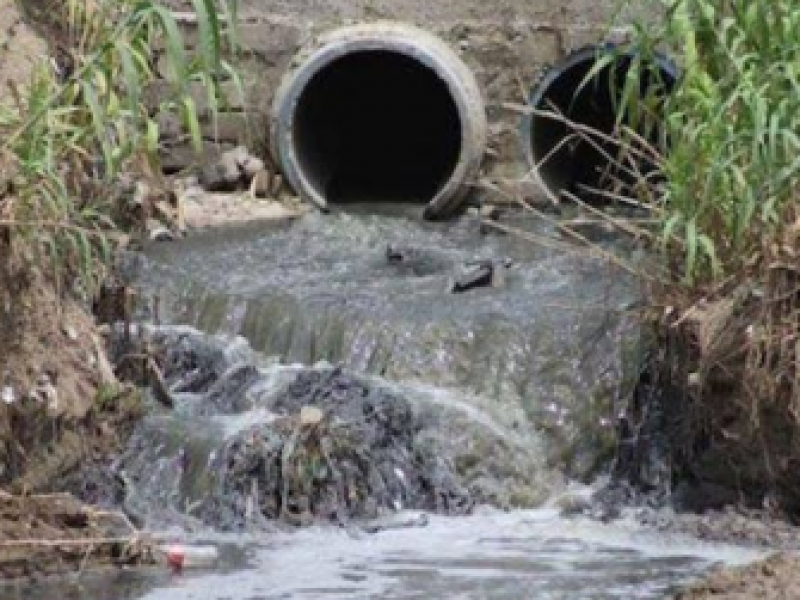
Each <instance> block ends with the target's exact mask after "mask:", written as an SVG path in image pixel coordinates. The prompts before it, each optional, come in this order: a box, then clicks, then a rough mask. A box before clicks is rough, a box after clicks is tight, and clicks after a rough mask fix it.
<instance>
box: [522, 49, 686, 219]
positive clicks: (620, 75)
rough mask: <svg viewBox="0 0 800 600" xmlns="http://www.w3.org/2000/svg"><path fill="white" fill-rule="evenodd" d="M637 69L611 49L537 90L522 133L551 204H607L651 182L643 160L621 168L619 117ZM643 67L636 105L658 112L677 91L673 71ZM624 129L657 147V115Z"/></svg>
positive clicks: (549, 77) (580, 58)
mask: <svg viewBox="0 0 800 600" xmlns="http://www.w3.org/2000/svg"><path fill="white" fill-rule="evenodd" d="M609 53H614V60H613V61H609V62H608V64H604V63H605V59H607V58H609ZM598 60H603V61H604V63H598V62H597V61H598ZM601 64H604V66H603V67H602V68H600V69H598V67H599V66H600V65H601ZM632 64H633V58H632V56H631V55H630V54H627V55H626V54H624V53H619V52H618V51H617V50H615V49H614V48H613V47H611V46H603V47H601V48H586V49H584V50H580V51H578V52H576V53H574V54H572V55H571V56H569V57H567V58H566V59H565V60H564V61H563V62H561V63H559V64H557V65H555V66H554V67H553V68H552V69H551V70H550V71H549V72H548V73H547V74H546V75H545V77H544V78H543V79H542V81H541V82H540V83H539V84H538V85H537V86H536V87H535V88H534V90H533V93H532V95H531V100H530V105H531V107H532V108H533V114H531V115H529V116H527V117H526V118H525V120H524V122H523V132H522V133H523V139H524V143H525V152H526V155H527V158H528V164H529V166H530V167H531V168H532V169H533V173H534V175H535V176H536V177H537V178H538V180H539V182H540V183H541V184H542V186H543V187H544V189H545V191H546V192H547V193H548V195H549V196H550V197H551V198H553V199H560V198H561V197H562V196H563V195H564V193H565V192H569V193H571V194H574V195H575V196H576V197H578V198H580V199H581V200H582V201H585V202H591V203H598V202H607V201H608V200H609V199H610V198H612V197H613V195H614V194H615V193H618V192H619V191H620V190H621V189H622V190H625V189H626V188H628V187H629V186H632V185H634V184H635V183H636V181H637V180H640V175H641V176H645V177H646V176H648V174H652V172H653V170H654V165H653V163H652V161H648V160H646V159H644V158H642V156H641V155H640V154H637V155H635V160H634V155H632V154H629V155H628V157H627V158H623V159H622V160H620V158H621V153H622V152H624V149H623V148H622V146H621V145H620V143H619V141H620V140H621V139H622V138H621V137H620V129H619V127H618V120H617V114H618V109H619V107H620V106H621V101H622V97H623V90H624V89H625V84H626V78H627V77H628V74H629V71H630V69H631V67H632ZM645 66H646V68H645V69H642V71H641V72H642V75H641V77H640V79H639V86H638V88H639V89H638V92H637V93H638V99H641V100H644V99H648V101H650V102H651V103H652V100H653V99H654V100H655V108H656V112H658V109H660V108H661V106H662V104H663V99H664V97H665V95H666V94H667V93H669V91H670V90H671V89H672V88H673V87H674V85H675V82H676V79H677V75H676V71H675V68H674V67H673V66H672V64H671V63H670V62H669V61H667V60H666V59H661V58H657V59H656V62H655V64H651V65H645ZM542 113H551V114H549V115H547V114H542ZM654 116H655V117H656V118H655V119H654V118H653V117H654ZM623 124H625V125H627V126H630V127H631V128H632V129H634V130H636V131H637V133H639V134H640V135H642V136H643V138H644V139H646V140H647V141H648V142H650V143H651V144H654V145H658V144H659V143H660V138H661V130H660V127H659V125H660V122H659V120H658V118H657V115H653V114H650V115H649V118H648V119H647V125H646V126H645V125H644V122H643V123H642V124H641V125H640V124H638V123H634V122H633V121H632V120H631V119H628V118H627V117H626V118H625V119H623ZM632 160H633V163H632V162H631V161H632ZM623 193H624V192H623Z"/></svg>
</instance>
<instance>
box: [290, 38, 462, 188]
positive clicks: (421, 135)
mask: <svg viewBox="0 0 800 600" xmlns="http://www.w3.org/2000/svg"><path fill="white" fill-rule="evenodd" d="M295 118H296V123H297V125H296V127H295V129H294V145H295V148H296V152H297V160H298V162H299V163H300V167H301V169H303V171H304V173H305V174H306V177H307V178H308V181H309V183H310V184H311V185H312V186H314V187H315V188H316V189H317V191H318V193H319V194H320V195H322V196H324V197H325V199H326V200H327V201H328V202H330V203H335V204H340V203H347V202H371V201H404V202H418V203H422V204H425V203H427V202H429V201H430V200H431V199H433V198H434V197H435V196H436V193H437V192H438V191H439V190H440V189H441V188H442V186H443V185H444V184H445V183H446V182H447V181H448V179H450V177H451V176H452V174H453V171H454V170H455V168H456V165H457V164H458V159H459V156H460V154H461V120H460V118H459V115H458V107H457V106H456V104H455V102H454V101H453V98H452V96H451V95H450V91H449V90H448V88H447V85H446V84H445V83H444V81H442V80H441V79H440V78H439V77H438V76H437V75H436V73H435V72H433V71H431V70H430V69H429V68H427V67H426V66H425V65H423V64H421V63H420V62H418V61H416V60H414V59H413V58H410V57H408V56H404V55H402V54H397V53H393V52H387V51H377V52H376V51H366V52H359V53H354V54H350V55H347V56H345V57H343V58H340V59H338V60H336V61H334V62H332V63H331V64H330V65H328V66H327V67H326V68H325V69H324V70H322V71H320V72H319V73H317V74H316V76H315V77H314V78H313V79H312V80H311V81H310V82H309V84H308V85H307V86H306V88H305V89H304V90H303V93H302V94H301V95H300V101H299V104H298V107H297V113H296V116H295Z"/></svg>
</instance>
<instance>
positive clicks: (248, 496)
mask: <svg viewBox="0 0 800 600" xmlns="http://www.w3.org/2000/svg"><path fill="white" fill-rule="evenodd" d="M136 340H139V341H138V342H137V341H136ZM137 344H138V345H142V344H144V345H146V346H147V347H148V349H149V350H148V352H151V353H152V359H153V361H155V363H156V364H157V365H158V368H159V369H160V371H161V372H162V373H163V377H162V378H163V381H164V385H165V387H166V388H167V389H168V391H169V393H170V394H172V395H173V396H174V398H175V399H176V403H175V405H176V406H177V407H178V408H177V409H178V410H186V411H189V413H190V414H192V415H195V416H208V415H233V414H237V413H242V412H244V411H247V410H249V409H252V408H254V407H255V405H254V404H253V403H254V402H255V403H258V405H259V406H260V407H261V408H264V409H266V410H267V411H268V412H269V413H270V414H272V415H273V416H274V418H272V419H267V420H260V421H258V422H257V423H255V424H253V425H250V426H249V427H248V428H247V429H245V430H243V431H241V432H240V433H238V434H236V435H234V437H232V438H231V439H229V440H228V441H227V442H224V443H223V445H222V446H221V447H219V448H218V449H217V450H216V451H215V453H214V456H213V458H212V459H211V461H210V462H209V464H208V467H207V471H208V473H207V474H206V475H208V476H209V478H210V480H211V481H212V484H211V485H210V486H209V488H208V492H207V493H205V494H204V495H203V498H202V499H201V500H200V501H199V503H195V504H196V505H195V506H194V507H193V509H192V513H193V514H194V515H195V516H199V517H200V518H201V519H202V520H203V521H204V522H206V523H208V524H210V525H213V526H215V527H219V528H222V529H236V528H240V527H245V526H251V525H253V524H257V523H264V522H265V521H266V520H279V521H283V522H287V523H291V524H296V525H305V524H311V523H315V522H336V523H340V524H344V523H346V522H348V521H349V520H351V519H372V518H375V517H378V516H380V515H381V514H384V513H385V512H387V511H394V510H399V509H416V510H426V511H433V512H437V513H442V514H448V515H461V514H466V513H468V512H470V511H471V510H472V507H473V506H474V504H475V501H476V498H474V497H473V494H472V493H471V492H470V491H469V490H468V488H467V486H466V485H465V484H464V482H463V481H461V478H460V477H459V475H458V473H457V470H456V466H455V465H456V462H457V461H456V460H455V458H454V457H452V456H448V452H447V451H446V450H445V448H444V446H443V445H442V444H441V442H440V441H437V439H436V438H435V437H434V436H431V435H430V434H429V432H427V431H425V425H426V422H425V418H426V417H425V416H423V415H422V414H421V413H420V411H418V410H415V407H414V406H413V405H412V404H411V402H410V400H408V399H407V398H405V397H404V396H403V395H402V394H400V393H398V392H395V391H393V390H392V389H389V388H388V386H386V385H384V384H381V383H379V382H377V381H374V380H371V379H369V378H366V377H362V376H358V375H356V374H354V373H351V372H349V371H346V370H344V369H341V368H309V369H305V370H300V371H298V372H297V374H296V375H295V376H294V378H293V379H292V380H291V381H289V382H288V383H287V384H286V385H284V387H283V388H281V389H279V390H278V391H274V390H273V391H270V392H269V393H260V394H259V393H258V392H253V393H251V392H252V391H253V390H256V389H258V388H259V384H260V383H263V379H264V374H263V372H262V371H261V370H260V369H259V368H258V367H257V366H256V364H255V358H254V356H253V355H252V353H251V352H249V349H248V348H246V344H243V345H242V346H240V347H237V346H236V342H235V341H234V342H233V343H232V344H231V342H230V340H226V341H223V340H221V339H216V338H214V337H212V336H205V335H203V334H201V333H200V332H197V331H194V330H191V329H189V328H162V329H154V330H152V331H150V332H149V333H147V334H146V335H140V336H138V337H137V336H134V337H132V338H130V339H129V341H128V342H127V349H125V346H126V343H123V342H120V343H119V346H120V347H119V348H118V352H117V355H118V356H124V355H126V354H135V355H138V354H141V353H142V349H141V348H137V347H136V346H137ZM254 396H255V399H254ZM192 418H195V417H192ZM139 441H140V442H141V444H142V446H140V447H136V445H135V444H134V446H133V447H132V449H129V452H128V458H127V460H128V461H129V464H133V462H136V463H137V464H138V463H141V462H143V459H142V458H141V456H142V453H143V452H147V451H148V450H147V445H148V444H149V442H148V441H147V440H146V439H142V438H141V437H140V438H139ZM144 462H146V461H144ZM125 463H126V460H123V461H122V463H121V466H122V468H123V469H125V468H126V466H125ZM140 466H141V465H139V467H140ZM136 468H138V467H136ZM188 471H189V469H188V467H185V468H182V472H184V473H186V472H188Z"/></svg>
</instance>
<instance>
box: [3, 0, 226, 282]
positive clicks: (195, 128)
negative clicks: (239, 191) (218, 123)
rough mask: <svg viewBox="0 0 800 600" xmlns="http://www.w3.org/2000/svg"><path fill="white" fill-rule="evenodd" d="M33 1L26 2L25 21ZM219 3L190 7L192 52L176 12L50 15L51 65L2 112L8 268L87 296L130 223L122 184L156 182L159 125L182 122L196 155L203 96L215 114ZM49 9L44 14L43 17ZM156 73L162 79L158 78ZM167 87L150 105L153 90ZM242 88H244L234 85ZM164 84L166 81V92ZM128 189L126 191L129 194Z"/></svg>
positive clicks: (140, 0)
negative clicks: (174, 118) (33, 272)
mask: <svg viewBox="0 0 800 600" xmlns="http://www.w3.org/2000/svg"><path fill="white" fill-rule="evenodd" d="M36 4H37V3H36V2H21V1H20V2H19V8H20V10H21V12H25V10H26V9H28V10H29V11H30V10H32V6H34V5H36ZM218 6H226V5H225V3H222V5H218V4H217V3H216V2H213V1H212V0H194V7H195V9H196V13H197V16H198V31H199V42H198V43H197V51H196V52H193V53H190V52H188V51H187V50H186V44H185V40H184V38H183V35H182V33H181V30H180V29H179V26H178V24H177V23H176V21H175V18H174V17H173V15H172V13H171V12H170V11H169V10H168V9H166V8H165V7H164V6H162V5H160V4H159V3H158V2H157V1H156V0H68V1H67V2H63V3H50V4H48V5H47V6H45V7H44V9H46V10H45V12H46V14H48V21H49V22H47V23H45V27H46V28H47V29H48V30H51V31H57V32H58V33H59V34H61V37H62V38H63V40H64V42H65V44H66V47H59V48H58V53H57V54H56V55H55V57H54V59H53V60H52V61H44V62H43V63H42V64H41V65H40V66H39V68H38V69H37V70H36V71H35V74H34V76H33V77H32V80H31V81H30V82H29V84H28V85H25V86H15V85H10V89H9V90H8V94H3V95H2V96H3V97H6V96H7V97H8V98H9V100H8V101H6V102H3V103H2V104H0V140H2V142H0V175H2V178H3V181H2V182H0V183H2V184H3V185H2V186H0V233H2V236H0V237H2V238H3V239H4V246H5V247H4V248H3V253H4V258H6V259H9V258H11V257H14V258H16V259H22V261H23V262H25V263H26V264H28V265H32V264H35V263H39V264H40V265H41V266H42V267H43V268H46V267H47V266H49V267H50V270H51V272H52V276H53V279H54V280H55V281H56V282H57V283H60V284H67V283H68V284H69V287H70V288H71V290H72V291H77V292H79V293H80V294H82V295H91V293H92V291H93V290H94V289H95V288H96V286H97V284H98V282H99V281H100V280H101V279H102V277H103V273H104V266H105V265H106V264H107V263H108V259H109V257H110V255H111V252H112V249H113V241H114V239H115V238H114V234H115V233H116V232H117V231H118V230H119V228H120V227H121V226H123V221H122V217H123V216H125V215H130V214H135V213H136V210H135V207H132V206H130V205H126V203H128V204H129V203H130V202H131V201H132V199H131V194H130V193H129V190H126V189H125V187H126V186H125V185H124V181H125V176H126V174H133V175H134V176H155V175H156V174H157V173H159V172H160V171H159V169H158V149H159V128H158V123H159V120H160V117H161V116H163V115H164V114H165V113H168V112H172V113H175V114H177V115H179V116H180V118H181V120H182V122H183V124H184V126H185V128H186V130H187V131H188V132H189V133H190V135H191V138H192V140H193V142H194V143H195V145H196V147H197V148H200V146H201V143H202V141H201V138H200V126H199V116H198V110H197V106H196V104H195V101H196V93H197V92H196V91H197V90H198V89H201V90H205V93H206V94H207V98H208V101H207V104H208V106H209V107H210V109H211V112H212V114H216V110H217V108H218V106H219V102H220V97H221V92H220V82H221V81H222V80H224V79H229V78H234V79H236V74H235V72H234V71H233V69H232V68H231V67H230V65H229V64H228V63H227V62H225V61H224V60H223V58H222V56H223V52H224V51H225V50H226V49H227V48H229V47H230V46H231V45H232V41H233V36H232V31H231V29H230V28H228V26H227V23H233V22H234V19H233V18H230V15H227V16H228V17H229V18H225V17H226V15H225V14H224V12H221V11H222V9H220V8H217V7H218ZM39 8H42V7H39ZM160 72H161V73H160ZM162 77H163V78H166V81H167V82H168V83H169V88H170V90H171V95H170V96H169V97H167V98H166V99H165V100H163V101H159V102H158V105H156V106H154V105H153V102H152V101H151V100H150V99H149V98H148V89H149V88H150V86H151V85H153V84H154V83H155V82H156V80H159V79H161V78H162ZM237 81H238V80H237ZM160 83H162V84H163V80H162V81H161V82H160ZM128 187H129V186H128Z"/></svg>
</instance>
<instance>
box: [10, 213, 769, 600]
mask: <svg viewBox="0 0 800 600" xmlns="http://www.w3.org/2000/svg"><path fill="white" fill-rule="evenodd" d="M528 228H529V230H530V231H532V232H533V234H534V235H551V232H549V231H546V230H545V229H544V228H542V227H541V226H539V225H534V224H530V225H529V226H528ZM387 246H390V247H391V248H390V251H391V252H394V251H395V250H397V249H401V252H402V254H403V257H404V258H403V260H402V261H399V262H397V261H394V262H393V261H391V260H387ZM148 256H149V258H148V263H147V265H146V266H145V268H144V270H143V271H142V272H141V273H140V274H139V282H140V285H141V289H142V293H143V296H144V297H149V296H151V295H154V294H156V293H157V294H158V295H159V296H160V302H159V313H160V314H159V316H160V318H161V320H163V321H166V322H171V323H185V324H189V325H193V326H195V327H198V328H200V329H202V330H205V331H207V332H210V333H222V334H230V335H242V336H244V337H245V338H247V341H248V342H249V343H250V344H251V345H252V346H253V347H254V348H256V349H257V350H259V351H261V352H262V355H261V356H262V360H263V365H262V366H263V373H264V374H265V375H264V378H265V379H264V381H266V383H264V384H263V385H262V387H264V386H267V387H269V386H271V385H278V384H279V383H280V381H281V378H282V377H284V375H285V374H286V373H287V372H290V371H291V370H292V368H291V367H289V368H287V367H285V366H279V365H278V364H276V363H283V364H284V365H293V364H298V365H300V364H302V365H310V364H313V363H315V362H317V361H320V360H324V361H328V362H330V363H334V364H343V365H345V366H347V367H348V368H350V369H352V370H355V371H359V372H364V373H368V374H370V376H372V377H376V378H380V379H381V381H385V382H386V384H387V385H392V386H398V388H399V389H402V390H404V395H405V396H407V397H409V398H411V399H412V400H413V401H414V402H417V403H421V404H427V405H432V406H433V405H435V406H437V407H439V408H440V409H442V410H452V411H454V412H452V413H443V414H452V415H454V416H452V418H451V417H448V418H447V419H445V420H443V421H442V422H443V423H450V425H451V426H450V428H449V429H448V428H446V427H445V428H443V429H442V431H441V433H440V435H442V436H444V437H447V436H451V437H452V436H454V435H455V434H456V433H463V432H469V431H473V430H474V431H479V430H480V431H484V432H488V434H489V435H488V436H487V437H486V439H488V440H492V439H496V440H502V444H503V445H504V447H507V448H515V449H516V450H514V451H515V452H517V454H515V455H514V456H517V457H524V462H520V465H523V466H524V468H521V469H517V471H516V472H515V474H514V477H516V478H517V479H518V478H519V476H520V471H522V475H524V479H525V480H526V485H528V486H529V487H530V489H531V493H530V495H529V496H528V501H529V502H531V503H534V502H537V503H538V502H540V501H541V500H542V499H546V498H548V497H552V496H554V495H556V494H558V493H561V492H562V491H563V489H564V488H565V486H566V485H567V481H568V480H569V479H570V478H572V477H584V478H586V479H587V480H589V479H591V477H593V476H594V475H596V474H597V473H598V472H600V471H601V468H602V466H603V465H606V464H608V459H609V456H610V454H609V452H610V450H611V449H612V447H613V444H612V442H613V434H614V420H615V416H616V411H617V410H618V406H619V400H620V398H621V397H622V396H624V394H625V393H627V391H628V390H629V389H630V384H631V377H632V373H633V372H634V369H633V366H634V365H635V362H636V361H635V354H636V349H637V343H638V336H637V332H636V327H635V321H634V320H633V319H631V318H630V317H629V312H628V308H629V307H630V306H631V305H632V304H634V303H635V301H636V299H637V290H636V287H635V285H634V284H633V282H631V281H630V280H628V279H627V278H626V277H625V276H624V275H623V274H622V273H620V272H619V271H617V270H614V269H612V268H610V267H609V266H607V265H604V264H602V263H600V262H599V261H596V260H594V259H590V258H588V257H585V256H580V255H576V254H574V253H571V252H560V251H553V250H545V249H542V248H541V247H537V246H536V245H532V244H530V243H528V242H522V241H520V240H518V239H516V238H513V237H510V236H482V235H480V234H479V232H478V230H477V226H476V225H475V224H474V223H470V222H468V221H460V222H456V223H453V224H422V223H419V222H418V221H416V220H414V219H410V218H406V217H403V216H402V215H398V214H388V215H383V216H376V215H372V216H370V215H353V214H351V215H345V214H340V215H330V216H321V215H310V216H308V217H306V218H304V219H302V220H301V221H299V222H298V223H295V224H292V225H281V226H276V225H271V226H263V227H257V226H251V227H246V228H240V229H236V230H228V231H221V232H216V233H214V234H211V235H206V236H197V237H194V238H193V239H190V240H187V241H186V242H181V243H176V244H169V245H162V246H157V247H155V248H153V249H152V250H151V251H150V252H149V253H148ZM487 259H491V260H494V261H495V263H496V264H499V263H503V264H507V263H510V264H511V266H510V268H508V269H507V270H505V271H504V280H505V283H504V285H503V286H501V287H486V288H479V289H475V290H470V291H468V292H465V293H463V294H451V293H450V292H449V291H448V288H449V286H450V282H451V281H452V280H453V279H454V278H458V277H459V276H460V273H462V271H463V269H464V265H465V263H469V262H471V261H475V260H487ZM634 374H635V373H634ZM262 391H263V390H262ZM455 415H457V416H455ZM269 418H270V416H269V414H268V413H267V412H265V411H264V410H263V407H262V405H261V404H259V402H258V401H257V399H256V400H253V401H252V402H249V403H246V406H244V408H242V409H241V410H237V411H234V412H230V411H229V412H227V413H220V412H214V411H211V412H209V411H208V410H200V411H197V410H194V409H192V408H191V406H190V405H186V406H183V405H179V407H178V410H177V411H175V412H172V413H168V412H161V413H157V414H155V415H153V416H151V417H150V418H149V419H148V420H147V421H146V422H145V423H144V424H143V425H142V427H141V429H140V431H139V433H138V434H137V437H136V438H135V440H138V441H139V442H141V441H142V440H144V441H145V442H147V443H145V444H143V445H141V444H140V445H139V446H136V448H144V449H143V450H142V452H141V455H140V456H139V458H138V460H133V461H129V465H131V466H130V467H129V468H130V469H131V473H132V475H135V476H136V486H135V487H136V489H135V496H136V497H134V498H130V499H129V500H130V501H131V502H132V503H133V504H134V505H136V506H137V510H138V511H139V512H140V513H141V514H143V515H144V516H145V518H146V519H147V522H148V525H149V526H150V527H151V528H153V529H154V530H157V531H165V530H166V531H168V532H169V534H170V536H172V537H173V538H174V539H176V540H192V539H196V538H197V539H201V540H203V541H205V542H212V543H216V544H219V545H220V548H221V553H222V558H221V563H220V564H219V565H217V566H216V567H215V568H213V569H211V570H207V571H204V572H188V573H186V574H184V575H182V576H173V575H170V574H169V573H168V572H167V569H166V568H165V567H163V568H157V569H153V570H151V571H148V572H121V573H114V574H111V575H102V576H101V575H93V576H91V577H85V578H83V579H82V580H81V581H80V583H79V584H74V583H70V582H63V581H62V582H59V583H58V584H57V585H55V586H53V585H44V586H37V587H30V586H28V587H25V588H22V589H19V590H18V591H13V592H12V591H11V590H9V593H8V594H6V595H3V592H2V591H0V598H5V597H8V598H13V599H14V600H21V599H22V598H37V599H38V600H62V599H64V598H74V599H76V600H90V599H91V600H133V599H137V600H138V599H148V600H188V599H197V600H201V599H202V600H266V599H278V598H281V599H291V600H303V599H314V598H320V599H351V598H352V599H358V598H364V599H366V598H390V599H398V600H399V599H413V598H426V599H427V598H442V599H453V600H455V599H496V600H500V599H517V598H536V599H540V598H541V599H564V600H566V599H570V600H582V599H585V600H589V599H608V600H610V599H618V600H627V599H632V598H641V599H646V598H653V599H655V598H664V597H665V596H666V595H668V594H669V592H670V591H671V590H673V589H674V588H675V586H677V585H679V584H681V583H683V582H686V581H687V580H688V579H690V578H692V577H694V576H696V575H698V574H700V573H702V572H704V571H705V570H706V569H708V568H709V567H710V566H711V565H712V564H714V563H717V562H728V563H740V562H746V561H749V560H753V559H754V558H756V555H755V554H754V553H751V552H749V551H745V550H742V549H737V548H733V547H725V546H720V545H715V546H710V545H706V544H704V543H701V542H699V541H697V540H692V539H688V538H680V537H669V536H666V535H665V534H663V533H662V534H656V533H654V532H652V531H648V530H646V529H643V528H641V527H639V526H637V525H634V524H633V523H632V522H626V521H624V520H623V521H618V522H615V523H613V524H608V525H604V524H601V523H597V522H592V521H589V520H585V519H566V518H562V517H559V516H558V512H557V511H556V510H554V509H551V508H548V505H547V503H545V504H544V505H543V506H540V507H539V508H537V509H534V510H515V511H510V512H498V511H492V510H488V509H487V510H483V509H481V510H479V511H478V514H476V515H473V516H470V517H460V518H445V517H437V516H432V517H431V520H430V523H429V525H428V526H427V527H422V528H409V529H401V530H391V531H383V532H380V533H377V534H374V535H371V534H366V533H363V532H360V531H359V530H357V529H352V528H348V529H344V528H336V527H333V526H332V527H327V528H323V527H314V528H310V529H304V530H300V531H294V532H286V531H282V532H278V531H274V532H266V533H259V534H256V533H251V534H247V535H241V536H238V535H237V536H232V535H230V534H221V533H214V532H213V531H210V530H209V529H208V528H206V527H203V526H201V525H199V523H198V522H196V521H194V520H193V518H192V515H191V513H192V506H193V505H195V504H196V501H197V500H198V498H200V497H202V495H203V494H204V493H205V490H207V489H208V488H207V487H204V486H206V485H207V479H208V470H209V467H208V466H209V465H210V464H211V462H210V461H211V458H212V456H213V454H214V452H215V449H217V448H218V447H219V446H220V444H222V443H223V442H224V441H225V440H226V439H228V438H230V436H233V435H236V434H237V433H238V432H240V431H242V430H243V429H245V428H246V427H248V426H251V425H253V424H254V423H258V422H259V420H261V421H263V420H264V419H269ZM453 439H456V438H453ZM459 443H460V442H459ZM490 448H491V447H490ZM137 452H138V450H137ZM490 452H491V450H490ZM187 456H188V459H187V458H186V457H187ZM502 456H506V457H507V456H509V455H508V454H503V455H502ZM505 460H510V459H508V458H506V459H505ZM514 460H517V459H514ZM518 460H520V461H523V459H522V458H519V459H518ZM517 466H519V465H517ZM489 470H490V472H487V474H486V476H487V478H490V479H491V478H494V479H495V480H496V483H497V485H505V484H507V483H508V482H509V481H510V480H511V478H510V477H509V475H508V473H507V472H504V471H503V470H502V469H499V468H495V467H491V468H490V469H489ZM137 503H138V504H137Z"/></svg>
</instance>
